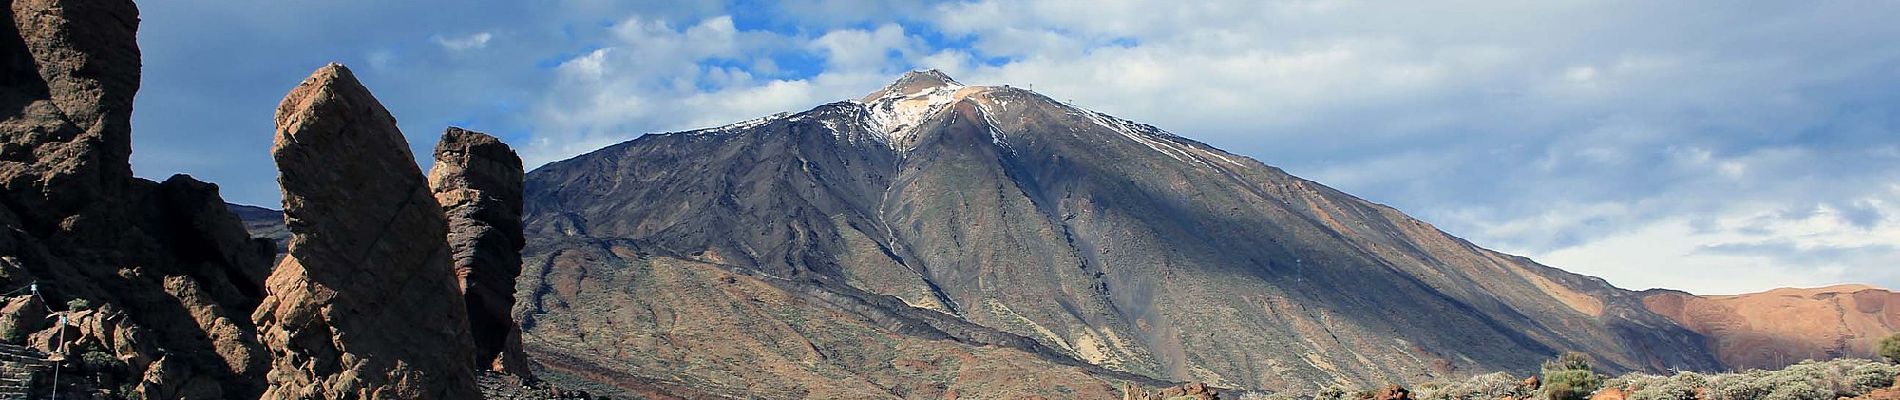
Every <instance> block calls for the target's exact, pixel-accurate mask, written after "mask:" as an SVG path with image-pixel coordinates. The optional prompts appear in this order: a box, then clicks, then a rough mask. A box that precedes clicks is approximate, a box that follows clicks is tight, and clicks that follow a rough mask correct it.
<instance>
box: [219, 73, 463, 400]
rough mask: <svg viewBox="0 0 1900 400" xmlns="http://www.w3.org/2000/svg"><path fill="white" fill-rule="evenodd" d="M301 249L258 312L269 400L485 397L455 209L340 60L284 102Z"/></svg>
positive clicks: (284, 148) (289, 213)
mask: <svg viewBox="0 0 1900 400" xmlns="http://www.w3.org/2000/svg"><path fill="white" fill-rule="evenodd" d="M271 155H272V156H273V157H274V158H275V159H276V161H277V166H278V169H279V175H278V183H279V184H280V185H281V186H282V187H283V190H284V218H285V221H286V224H287V226H288V228H289V229H290V232H291V238H290V253H289V255H287V256H286V257H285V258H284V260H283V261H282V262H281V263H280V264H279V265H278V266H277V270H276V271H274V272H273V273H272V274H271V276H270V279H269V280H268V281H267V286H268V288H269V291H270V295H269V296H267V297H265V298H264V304H263V305H262V306H260V307H259V308H258V310H257V312H256V313H255V314H254V315H253V319H254V320H255V321H257V324H258V326H259V327H260V332H261V337H262V340H263V342H264V343H265V346H267V347H268V348H269V349H270V350H271V352H272V354H273V355H274V360H273V362H272V365H271V372H270V375H269V383H270V388H269V389H268V390H267V391H266V392H265V393H264V397H265V398H359V399H470V398H477V396H479V394H478V391H477V389H476V383H475V375H474V372H475V351H474V345H473V343H472V341H471V340H470V339H469V333H468V317H467V311H466V310H465V309H464V308H463V306H462V300H461V298H462V296H461V292H460V291H459V290H457V289H456V284H455V279H454V275H453V271H452V270H451V269H450V267H449V246H448V243H447V241H446V240H445V239H444V238H445V236H446V234H447V225H446V223H445V222H444V220H443V214H442V208H441V206H439V205H437V204H436V202H435V198H434V196H431V195H430V191H429V187H428V182H427V181H426V180H425V179H424V178H423V176H422V172H421V170H420V169H418V168H416V166H415V161H414V160H415V159H414V158H413V157H412V155H411V153H410V152H409V146H408V144H407V143H406V142H405V141H404V140H403V137H402V133H401V132H399V131H398V130H397V129H396V120H395V119H394V118H392V117H390V116H389V112H388V111H386V110H384V109H383V107H382V105H381V104H380V103H378V102H377V101H376V99H375V98H374V97H373V96H371V95H370V93H369V90H368V89H365V88H364V87H363V86H362V84H360V83H358V82H357V80H356V77H355V76H354V75H353V74H351V73H350V70H349V69H347V68H344V67H343V66H341V65H337V64H331V65H328V66H325V67H323V68H322V69H318V70H317V71H316V73H314V74H312V75H311V76H310V77H309V78H307V79H305V80H304V82H303V83H302V84H300V85H298V86H297V88H296V89H294V90H292V91H291V92H290V94H289V95H288V96H286V97H285V98H284V101H283V103H282V104H279V105H278V108H277V138H276V144H275V146H273V148H272V151H271Z"/></svg>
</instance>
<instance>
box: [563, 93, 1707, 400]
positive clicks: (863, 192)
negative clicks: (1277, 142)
mask: <svg viewBox="0 0 1900 400" xmlns="http://www.w3.org/2000/svg"><path fill="white" fill-rule="evenodd" d="M937 75H940V74H937ZM935 78H936V77H935V76H932V74H927V73H913V74H909V75H907V76H906V77H905V78H900V79H899V80H898V81H897V82H895V83H893V84H892V85H891V86H888V87H886V88H884V89H880V90H879V91H876V92H873V93H871V94H870V95H867V96H866V97H864V98H862V99H860V100H857V101H841V102H834V103H829V104H824V105H820V106H818V107H815V108H813V109H811V110H809V111H805V112H800V113H791V114H777V115H774V116H772V117H767V118H762V119H754V120H749V121H745V122H741V123H736V124H731V125H726V126H721V127H714V128H706V129H700V130H693V131H684V132H677V133H671V134H655V135H645V136H642V137H640V138H638V139H634V140H632V141H629V142H625V143H621V144H616V145H613V146H609V147H606V148H603V149H601V150H597V151H595V152H591V153H588V154H586V155H582V156H579V157H575V158H572V159H569V160H563V161H559V162H555V163H550V164H547V165H545V166H543V167H541V168H538V169H536V170H535V171H534V172H532V173H530V177H529V183H528V187H529V189H528V191H529V192H530V195H529V197H530V200H529V205H528V209H529V211H528V215H529V216H528V220H529V230H530V232H531V234H532V235H537V236H547V237H589V238H595V239H597V240H615V241H619V242H623V243H628V244H630V246H631V247H637V248H639V249H640V251H643V252H647V253H650V254H654V255H664V256H669V257H676V258H682V259H696V258H705V259H706V260H710V261H714V262H718V263H721V264H731V265H738V266H744V267H748V268H756V269H758V270H761V271H766V272H768V273H772V274H774V275H778V276H785V277H788V278H793V279H811V280H819V281H830V282H843V283H845V284H846V285H849V286H853V287H857V288H860V289H863V290H866V291H869V292H872V293H881V294H888V295H893V296H896V297H898V298H900V299H902V300H904V302H905V303H906V304H909V305H912V306H916V307H920V308H926V309H933V310H937V311H939V312H944V313H947V314H951V315H957V316H959V317H962V318H964V319H966V320H969V321H971V322H975V323H978V324H980V325H985V326H989V327H993V328H998V329H1002V330H1004V331H1008V332H1011V333H1014V334H1018V335H1023V336H1026V337H1031V338H1035V339H1036V340H1037V341H1038V342H1041V343H1042V344H1043V345H1045V346H1048V347H1050V348H1055V349H1060V350H1062V351H1063V352H1065V353H1067V354H1068V355H1070V356H1072V357H1075V358H1077V359H1081V360H1085V361H1088V362H1090V363H1092V364H1097V365H1104V366H1107V367H1109V368H1113V369H1118V370H1124V371H1129V372H1133V373H1137V374H1143V375H1148V376H1155V377H1162V378H1167V379H1174V380H1189V379H1193V380H1203V381H1208V382H1212V383H1215V384H1217V385H1223V386H1235V387H1249V388H1270V389H1283V388H1296V387H1304V386H1310V385H1311V384H1312V383H1313V382H1330V381H1340V380H1342V379H1343V380H1347V381H1350V380H1354V379H1360V380H1365V379H1372V378H1374V377H1384V378H1379V379H1394V378H1398V379H1406V380H1414V379H1422V378H1426V377H1431V376H1438V375H1445V374H1452V373H1455V372H1454V371H1470V372H1476V371H1480V370H1491V369H1504V368H1513V369H1518V368H1529V367H1532V366H1534V364H1535V363H1537V362H1539V361H1541V360H1542V358H1544V357H1546V356H1548V355H1552V354H1555V353H1556V352H1558V351H1561V350H1570V349H1579V348H1581V349H1598V350H1599V351H1598V352H1599V353H1602V354H1604V357H1606V358H1607V359H1606V364H1607V365H1610V366H1612V368H1624V369H1638V368H1641V369H1649V368H1664V367H1684V368H1705V369H1706V368H1713V367H1714V366H1715V365H1716V363H1715V361H1714V360H1713V358H1710V357H1708V356H1707V355H1706V353H1707V352H1706V351H1703V350H1701V349H1700V346H1702V345H1701V344H1699V341H1696V340H1692V339H1691V338H1693V337H1695V336H1696V335H1695V334H1693V333H1690V332H1687V331H1686V330H1682V329H1681V328H1680V327H1676V326H1675V325H1674V324H1673V323H1670V322H1669V321H1668V320H1667V319H1664V318H1662V317H1660V316H1656V315H1654V314H1650V313H1648V312H1647V311H1645V310H1644V309H1642V308H1641V306H1640V301H1637V300H1635V299H1633V298H1632V297H1630V296H1629V295H1627V294H1625V293H1626V291H1620V289H1615V288H1614V287H1611V286H1609V285H1608V284H1607V283H1604V282H1602V281H1601V280H1596V279H1594V278H1588V277H1582V276H1578V275H1570V274H1567V273H1562V272H1561V271H1560V270H1556V269H1550V268H1548V267H1543V266H1541V265H1537V264H1535V263H1533V262H1530V261H1529V260H1527V259H1522V258H1518V257H1514V256H1506V255H1502V254H1500V253H1495V252H1489V251H1488V250H1482V249H1481V248H1479V247H1477V246H1475V245H1472V244H1470V243H1468V242H1465V241H1463V240H1462V239H1456V238H1453V237H1451V236H1449V235H1448V234H1444V233H1443V232H1440V231H1438V230H1437V229H1435V228H1431V227H1430V226H1429V225H1428V224H1424V223H1423V222H1421V221H1417V220H1414V219H1410V218H1409V217H1404V216H1403V214H1402V213H1400V212H1398V211H1397V210H1396V209H1392V208H1390V207H1387V206H1383V205H1378V204H1376V203H1371V202H1367V201H1364V200H1362V199H1358V198H1356V197H1352V196H1350V195H1346V194H1345V193H1343V192H1338V191H1336V190H1332V189H1330V188H1326V187H1324V186H1323V185H1320V184H1318V183H1315V182H1312V181H1308V180H1304V179H1299V178H1297V177H1293V176H1292V175H1288V174H1286V173H1285V172H1284V171H1283V170H1280V169H1278V168H1275V167H1271V166H1268V165H1266V164H1264V163H1260V162H1258V161H1257V160H1253V159H1251V158H1246V157H1244V156H1239V155H1235V154H1231V153H1227V152H1224V151H1219V150H1218V149H1214V148H1212V147H1210V146H1207V145H1205V144H1203V143H1200V142H1197V141H1192V140H1189V139H1185V138H1182V137H1180V136H1177V135H1174V134H1172V133H1168V132H1166V131H1164V130H1161V129H1158V128H1155V127H1153V126H1150V125H1145V124H1139V123H1135V122H1132V121H1127V120H1123V119H1120V118H1115V117H1111V116H1107V115H1105V114H1101V113H1097V112H1093V111H1089V110H1085V109H1080V108H1076V107H1073V106H1069V105H1066V104H1062V103H1060V102H1057V101H1054V100H1053V99H1050V98H1048V97H1047V96H1043V95H1041V94H1037V93H1034V92H1031V91H1027V90H1023V89H1019V88H1013V87H1007V86H1002V87H996V86H963V85H961V84H956V83H954V82H955V81H954V80H952V79H947V77H944V79H935ZM919 82H922V83H919ZM867 100H868V101H867ZM1183 221H1185V222H1183ZM1375 225H1376V226H1377V228H1376V229H1375V228H1374V226H1375ZM544 243H547V242H544ZM1214 244H1244V245H1242V246H1241V247H1240V248H1225V247H1221V246H1217V245H1214ZM1428 247H1429V249H1428ZM561 249H562V247H560V246H556V247H552V248H548V247H541V246H537V245H535V244H530V246H529V249H528V250H527V251H526V252H527V253H529V254H534V255H541V256H545V255H547V254H550V253H559V252H560V251H561ZM531 257H532V256H531ZM1446 260H1451V261H1453V262H1455V263H1456V264H1458V265H1457V266H1455V267H1454V266H1452V265H1450V264H1451V263H1450V262H1447V261H1446ZM1309 261H1310V262H1312V263H1313V264H1312V265H1313V266H1312V267H1308V264H1307V263H1308V262H1309ZM1498 273H1502V275H1499V274H1498ZM1004 282H1007V283H1006V284H1005V283H1004ZM1038 294H1040V295H1038ZM1050 296H1054V297H1053V298H1051V297H1050ZM1241 310H1260V311H1241ZM1395 310H1408V311H1406V312H1400V311H1395ZM544 311H545V310H544ZM1203 313H1212V314H1218V315H1217V316H1209V315H1202V314H1203ZM1532 315H1538V316H1539V317H1536V318H1533V317H1532ZM1540 318H1541V319H1540ZM1237 321H1238V322H1237ZM1402 330H1403V331H1413V332H1431V333H1430V334H1425V333H1411V334H1404V333H1399V334H1396V335H1395V333H1397V332H1400V331H1402ZM1265 332H1278V333H1277V334H1266V333H1265ZM1578 332H1581V333H1578ZM1659 332H1660V333H1659ZM1388 336H1396V337H1399V338H1401V339H1402V340H1400V342H1399V343H1398V344H1397V345H1394V344H1392V342H1391V340H1390V339H1386V337H1388ZM1320 337H1330V338H1332V339H1328V340H1324V341H1315V340H1313V339H1315V338H1320ZM1286 338H1296V339H1294V341H1292V342H1288V341H1287V339H1286ZM1381 341H1383V343H1386V344H1373V343H1377V342H1381ZM1499 343H1503V344H1504V345H1503V346H1502V347H1505V348H1511V349H1515V350H1501V349H1494V348H1491V346H1494V345H1496V344H1499ZM1261 348H1265V349H1270V350H1271V351H1270V352H1268V353H1261V354H1250V353H1249V352H1251V351H1255V350H1254V349H1261ZM1636 348H1644V349H1658V348H1660V349H1673V350H1671V351H1663V352H1654V353H1649V354H1657V355H1655V356H1648V355H1639V354H1638V353H1636V352H1634V351H1633V349H1636ZM1359 349H1376V350H1367V352H1366V353H1360V352H1358V351H1356V350H1359ZM1448 349H1449V351H1448ZM1375 358H1377V359H1384V360H1385V361H1374V359H1375Z"/></svg>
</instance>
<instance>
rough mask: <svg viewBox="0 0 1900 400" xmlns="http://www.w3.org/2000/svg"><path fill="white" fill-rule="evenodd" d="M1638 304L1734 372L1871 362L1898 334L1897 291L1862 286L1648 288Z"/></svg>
mask: <svg viewBox="0 0 1900 400" xmlns="http://www.w3.org/2000/svg"><path fill="white" fill-rule="evenodd" d="M1643 303H1644V304H1646V305H1648V306H1649V309H1650V310H1651V311H1654V312H1656V313H1658V314H1662V315H1664V316H1667V317H1669V318H1670V319H1671V320H1674V321H1676V323H1678V324H1681V325H1682V326H1684V327H1687V328H1689V329H1690V330H1693V331H1696V332H1697V333H1701V334H1702V335H1704V336H1706V337H1707V339H1706V340H1707V341H1708V343H1709V347H1711V348H1714V349H1715V350H1716V355H1717V357H1719V358H1721V360H1722V363H1723V364H1724V365H1727V366H1729V367H1731V368H1762V369H1773V368H1780V367H1782V366H1785V365H1788V364H1792V363H1796V362H1800V361H1802V360H1826V359H1833V358H1841V357H1860V358H1874V357H1875V354H1874V351H1875V349H1876V348H1877V346H1879V343H1880V340H1881V339H1884V338H1886V337H1887V336H1890V335H1892V334H1893V333H1894V332H1895V331H1900V293H1894V292H1892V291H1888V290H1884V289H1879V288H1875V287H1871V286H1866V285H1838V286H1829V287H1824V288H1813V289H1789V288H1783V289H1775V290H1770V291H1766V292H1761V293H1751V294H1743V295H1733V296H1695V295H1691V294H1688V293H1683V292H1679V291H1673V290H1651V291H1647V292H1644V297H1643Z"/></svg>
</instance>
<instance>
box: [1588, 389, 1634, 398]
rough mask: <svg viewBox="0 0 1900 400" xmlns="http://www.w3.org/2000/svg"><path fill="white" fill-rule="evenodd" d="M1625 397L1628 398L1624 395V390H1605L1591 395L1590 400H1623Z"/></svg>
mask: <svg viewBox="0 0 1900 400" xmlns="http://www.w3.org/2000/svg"><path fill="white" fill-rule="evenodd" d="M1624 397H1627V396H1626V395H1625V394H1624V393H1623V389H1617V388H1603V390H1598V391H1597V392H1596V394H1594V395H1591V396H1590V400H1623V399H1624Z"/></svg>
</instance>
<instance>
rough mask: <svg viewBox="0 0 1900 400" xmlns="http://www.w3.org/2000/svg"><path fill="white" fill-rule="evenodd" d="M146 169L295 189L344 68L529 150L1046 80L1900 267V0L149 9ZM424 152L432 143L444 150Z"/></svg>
mask: <svg viewBox="0 0 1900 400" xmlns="http://www.w3.org/2000/svg"><path fill="white" fill-rule="evenodd" d="M140 6H141V8H142V11H143V23H142V26H141V30H140V44H141V46H142V49H143V51H144V55H145V76H144V86H143V89H142V91H141V92H140V94H139V96H140V98H139V100H138V101H139V102H138V105H137V109H136V111H135V113H134V116H133V124H134V128H135V134H134V138H135V139H134V140H135V143H134V146H135V149H136V150H135V153H134V155H133V164H134V169H135V171H137V172H138V173H139V174H140V175H142V176H146V177H151V178H163V177H165V176H169V175H170V174H173V173H189V174H192V175H194V176H197V177H199V178H201V179H206V180H210V181H213V182H217V183H219V184H220V185H221V186H222V187H223V188H224V194H225V196H226V198H227V199H230V200H232V201H235V202H240V203H248V204H262V205H267V206H273V207H274V206H275V205H276V204H277V203H278V193H277V190H276V185H275V181H274V179H275V171H274V170H273V166H272V163H271V160H270V155H269V149H270V142H271V133H272V126H271V118H272V116H271V114H272V112H273V110H274V108H275V107H276V105H277V102H278V100H280V99H281V98H282V96H283V94H284V93H285V92H287V91H289V89H290V88H291V87H293V86H295V85H296V84H297V82H298V81H299V80H301V79H302V78H303V77H304V76H305V75H306V74H308V73H309V72H310V71H312V70H314V69H315V68H317V67H318V66H320V65H322V64H323V63H326V62H330V61H339V62H343V63H345V64H348V65H350V66H351V67H352V68H353V69H355V70H356V72H357V74H358V76H359V77H360V78H361V79H362V80H363V81H364V82H365V83H366V84H368V85H369V86H370V88H371V90H373V91H374V92H375V93H376V95H377V97H378V98H380V99H381V100H382V102H383V104H384V105H385V106H387V107H388V108H389V109H390V110H391V112H392V113H393V114H395V115H396V117H397V119H398V120H399V121H400V123H401V125H402V129H403V131H404V132H405V133H406V134H407V135H408V136H409V141H410V143H411V145H412V146H413V150H414V151H415V152H416V154H418V155H420V156H424V157H426V156H427V154H428V152H429V150H430V148H431V147H432V146H433V144H434V142H435V139H436V137H437V135H439V134H440V132H441V131H442V129H443V128H444V127H447V126H449V125H456V126H462V127H466V128H470V129H475V130H480V131H485V132H489V133H493V134H496V135H498V136H501V137H502V138H503V139H504V140H507V141H509V142H510V143H513V144H514V145H515V146H516V148H517V149H518V150H519V151H521V153H522V155H523V156H524V158H526V159H527V161H528V162H529V163H530V164H531V165H539V164H541V163H545V162H549V161H554V160H560V159H563V158H567V157H571V156H574V155H577V154H580V153H583V152H586V151H589V150H593V149H595V148H599V147H601V146H605V145H608V144H612V143H616V142H620V141H624V140H628V139H631V138H633V137H636V136H638V135H640V134H643V133H649V132H663V131H673V130H683V129H691V128H698V127H705V126H714V125H721V124H724V123H728V122H733V121H738V120H743V119H748V118H753V117H757V116H761V115H766V114H771V113H775V112H781V111H800V110H805V109H808V108H810V107H812V106H815V105H818V104H822V103H826V102H830V101H836V100H842V99H847V98H856V97H858V96H860V95H863V94H864V93H868V92H870V91H872V90H875V89H876V88H878V87H880V86H882V85H883V84H885V83H887V82H889V81H891V80H892V79H895V78H896V76H898V75H900V74H902V73H903V72H904V71H907V70H911V69H920V68H938V69H941V70H944V71H945V72H947V73H949V74H950V75H952V76H954V77H956V78H957V79H958V80H960V81H963V82H964V83H967V84H1013V85H1017V86H1030V85H1033V87H1034V89H1035V90H1037V91H1039V92H1042V93H1045V94H1048V95H1050V96H1052V97H1056V98H1059V99H1065V100H1072V101H1073V102H1075V103H1077V104H1078V105H1082V106H1084V107H1088V108H1093V109H1096V110H1099V111H1103V112H1107V113H1110V114H1114V115H1117V116H1120V117H1124V118H1129V119H1133V120H1137V121H1142V122H1147V123H1151V124H1154V125H1156V126H1159V127H1162V128H1164V129H1167V130H1169V131H1172V132H1174V133H1176V134H1180V135H1183V136H1187V137H1190V138H1194V139H1198V140H1201V141H1204V142H1207V143H1209V144H1213V145H1215V146H1218V147H1221V148H1224V149H1227V150H1230V151H1233V152H1236V153H1240V154H1244V155H1247V156H1251V157H1254V158H1256V159H1259V160H1261V161H1263V162H1266V163H1268V164H1271V165H1275V166H1279V167H1282V168H1285V169H1287V170H1288V171H1290V172H1292V173H1294V174H1296V175H1300V176H1303V177H1306V178H1309V179H1314V180H1317V181H1320V182H1322V183H1325V184H1328V185H1331V186H1334V187H1337V188H1340V189H1342V190H1345V191H1347V192H1349V193H1353V194H1356V195H1359V196H1361V197H1364V198H1367V199H1370V200H1373V201H1377V202H1381V203H1385V204H1388V205H1392V206H1394V207H1397V208H1399V209H1401V210H1404V211H1406V212H1407V213H1409V214H1412V215H1413V216H1416V217H1419V218H1421V219H1424V220H1426V221H1429V222H1432V223H1433V224H1435V225H1437V226H1438V227H1440V228H1441V229H1444V230H1446V231H1448V232H1451V233H1453V234H1455V235H1459V236H1462V237H1465V238H1467V239H1470V240H1472V241H1473V242H1475V243H1478V244H1480V245H1483V246H1486V247H1490V248H1493V249H1497V250H1501V251H1505V252H1509V253H1514V254H1520V255H1525V256H1530V257H1532V258H1535V259H1537V260H1539V261H1542V262H1544V263H1546V264H1550V265H1553V266H1557V267H1561V268H1565V269H1569V270H1572V271H1577V272H1581V273H1587V274H1592V275H1597V276H1603V277H1605V278H1607V279H1609V280H1610V281H1611V282H1612V283H1614V284H1617V285H1619V286H1622V287H1625V288H1631V289H1643V288H1650V287H1671V288H1681V289H1687V290H1690V291H1694V292H1698V293H1739V292H1747V291H1758V290H1765V289H1769V288H1773V287H1778V286H1815V285H1824V284H1830V283H1838V282H1864V283H1873V284H1876V285H1879V286H1884V287H1889V288H1892V287H1900V248H1896V246H1900V114H1896V113H1897V112H1900V46H1896V45H1894V44H1893V43H1892V42H1893V39H1894V38H1900V24H1893V23H1891V21H1895V20H1900V3H1890V2H1752V1H1707V2H1704V1H1684V2H1653V1H1593V2H1581V1H1548V2H1511V1H1490V2H1472V1H1438V2H1405V3H1403V4H1392V3H1388V2H1359V1H1274V2H1261V1H1203V2H1173V1H1131V0H1095V1H1018V0H978V1H967V2H944V3H926V2H890V3H887V2H879V1H864V0H805V1H787V2H769V1H740V2H621V1H605V0H525V1H507V2H503V1H471V2H465V1H439V0H427V1H405V2H390V1H381V0H374V1H372V0H341V1H314V0H286V1H271V2H230V1H214V0H166V1H148V2H145V3H144V4H141V5H140ZM422 161H424V162H426V160H422Z"/></svg>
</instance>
